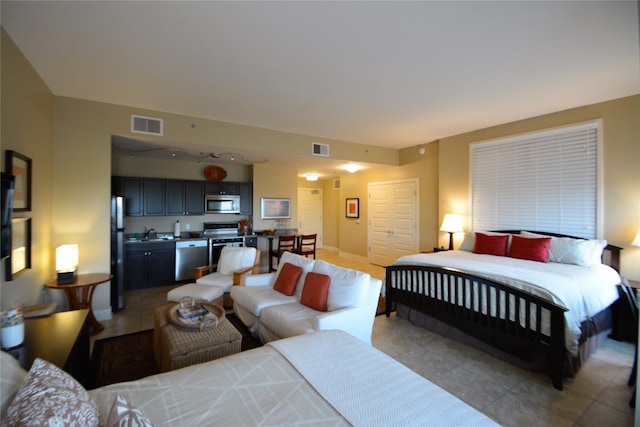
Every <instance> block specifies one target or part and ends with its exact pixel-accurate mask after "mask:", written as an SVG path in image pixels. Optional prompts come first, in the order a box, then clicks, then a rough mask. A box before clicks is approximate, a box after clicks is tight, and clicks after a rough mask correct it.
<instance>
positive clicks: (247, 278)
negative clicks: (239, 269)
mask: <svg viewBox="0 0 640 427" xmlns="http://www.w3.org/2000/svg"><path fill="white" fill-rule="evenodd" d="M274 276H275V273H264V274H253V275H248V274H245V275H243V276H242V280H241V284H242V285H244V286H266V285H270V284H271V283H272V281H273V277H274Z"/></svg>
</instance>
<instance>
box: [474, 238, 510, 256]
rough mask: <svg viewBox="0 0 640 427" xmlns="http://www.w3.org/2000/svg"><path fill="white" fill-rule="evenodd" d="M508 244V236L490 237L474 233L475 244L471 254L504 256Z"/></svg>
mask: <svg viewBox="0 0 640 427" xmlns="http://www.w3.org/2000/svg"><path fill="white" fill-rule="evenodd" d="M508 243H509V235H504V236H490V235H487V234H482V233H476V244H475V246H474V247H473V253H474V254H487V255H498V256H506V255H507V244H508Z"/></svg>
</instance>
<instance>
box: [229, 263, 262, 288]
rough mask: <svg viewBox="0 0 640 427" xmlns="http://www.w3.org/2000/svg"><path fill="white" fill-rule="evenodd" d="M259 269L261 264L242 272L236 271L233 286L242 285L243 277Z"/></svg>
mask: <svg viewBox="0 0 640 427" xmlns="http://www.w3.org/2000/svg"><path fill="white" fill-rule="evenodd" d="M258 268H260V264H255V265H252V266H251V267H247V268H243V269H242V270H238V271H234V272H233V284H234V285H241V284H242V277H243V276H244V275H245V274H247V273H249V272H251V271H253V270H257V269H258Z"/></svg>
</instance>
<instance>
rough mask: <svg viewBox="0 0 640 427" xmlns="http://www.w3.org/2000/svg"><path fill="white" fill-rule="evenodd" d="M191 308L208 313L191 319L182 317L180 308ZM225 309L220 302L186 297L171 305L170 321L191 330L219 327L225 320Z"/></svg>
mask: <svg viewBox="0 0 640 427" xmlns="http://www.w3.org/2000/svg"><path fill="white" fill-rule="evenodd" d="M184 309H190V310H191V311H195V312H198V311H199V312H203V313H206V316H205V317H200V318H199V317H196V318H194V319H191V320H187V319H185V318H184V317H182V315H181V313H180V310H184ZM224 316H225V311H224V308H222V307H221V306H219V305H218V304H215V303H212V302H209V301H202V300H197V299H193V298H190V297H185V298H182V299H181V300H180V302H179V303H178V304H176V305H175V306H173V307H171V309H170V310H169V321H170V322H171V323H172V324H173V325H175V326H178V327H180V328H183V329H187V330H191V331H203V330H205V329H211V328H215V327H217V326H218V325H219V324H220V323H222V321H223V320H224Z"/></svg>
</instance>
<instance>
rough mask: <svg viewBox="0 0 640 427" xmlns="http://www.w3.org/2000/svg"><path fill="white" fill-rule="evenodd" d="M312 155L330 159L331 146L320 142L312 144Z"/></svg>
mask: <svg viewBox="0 0 640 427" xmlns="http://www.w3.org/2000/svg"><path fill="white" fill-rule="evenodd" d="M311 154H313V155H314V156H323V157H329V145H328V144H320V143H319V142H312V143H311Z"/></svg>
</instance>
